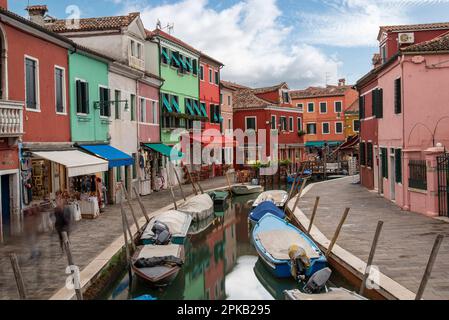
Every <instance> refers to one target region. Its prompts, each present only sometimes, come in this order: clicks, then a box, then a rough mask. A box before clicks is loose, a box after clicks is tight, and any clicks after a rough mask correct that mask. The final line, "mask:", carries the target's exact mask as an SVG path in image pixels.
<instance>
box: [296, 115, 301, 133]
mask: <svg viewBox="0 0 449 320" xmlns="http://www.w3.org/2000/svg"><path fill="white" fill-rule="evenodd" d="M297 121H298V131H302V119H301V118H298V119H297Z"/></svg>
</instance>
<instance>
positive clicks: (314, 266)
mask: <svg viewBox="0 0 449 320" xmlns="http://www.w3.org/2000/svg"><path fill="white" fill-rule="evenodd" d="M252 240H253V243H254V246H255V247H256V250H257V253H258V254H259V257H260V258H261V259H262V261H263V262H264V263H265V264H266V265H267V266H268V268H269V270H270V271H271V272H272V273H273V275H274V276H276V277H278V278H287V277H291V276H292V275H291V260H290V257H289V249H290V248H291V247H292V246H293V245H296V246H298V247H300V248H302V249H303V250H304V252H305V255H306V256H307V258H308V260H309V261H310V263H309V265H308V266H307V268H306V270H305V276H306V277H310V276H311V275H313V274H314V273H315V272H317V271H319V270H321V269H323V268H325V267H326V266H327V260H326V257H325V256H324V254H323V253H322V252H321V250H320V249H319V248H318V246H317V245H316V244H315V243H314V242H313V241H312V240H311V239H310V238H309V237H308V236H307V235H306V234H304V233H303V232H302V231H300V230H299V229H298V228H296V227H295V226H293V225H292V224H290V223H288V222H286V221H284V220H283V219H282V218H279V217H277V216H275V215H273V214H266V215H265V216H263V217H262V218H261V219H260V220H259V222H258V223H257V224H256V226H255V227H254V230H253V232H252Z"/></svg>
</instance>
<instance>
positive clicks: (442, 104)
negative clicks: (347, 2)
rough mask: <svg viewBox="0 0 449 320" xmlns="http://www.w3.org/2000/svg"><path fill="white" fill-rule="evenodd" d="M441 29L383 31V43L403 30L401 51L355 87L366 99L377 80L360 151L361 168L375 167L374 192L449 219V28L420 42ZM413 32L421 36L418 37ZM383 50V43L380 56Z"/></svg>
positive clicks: (366, 180)
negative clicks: (371, 124)
mask: <svg viewBox="0 0 449 320" xmlns="http://www.w3.org/2000/svg"><path fill="white" fill-rule="evenodd" d="M442 25H443V24H438V25H433V24H430V25H418V26H408V27H407V28H406V27H405V26H398V27H396V28H393V27H383V28H385V29H384V30H388V31H386V34H384V35H383V38H385V39H390V38H391V37H390V35H389V33H394V32H396V33H397V31H395V30H404V32H400V33H397V34H396V40H397V41H398V45H397V46H398V47H399V49H398V51H397V52H396V53H395V54H393V55H392V56H391V57H390V58H388V59H383V61H379V64H378V66H376V67H375V68H374V69H373V70H372V71H371V72H370V73H369V74H368V75H366V76H365V77H364V78H362V79H360V80H359V82H358V83H357V87H358V89H359V91H360V92H361V95H362V97H363V96H364V95H366V92H367V90H365V87H366V86H368V85H369V84H370V83H372V80H373V78H375V79H376V80H377V86H376V87H375V88H371V96H372V99H371V100H372V102H371V104H372V109H373V110H372V114H371V113H370V114H368V113H367V112H366V111H367V110H364V111H362V114H363V113H365V114H364V117H363V118H364V119H363V120H362V126H361V127H362V129H361V130H362V135H361V136H362V145H361V152H362V149H363V150H365V152H366V153H365V155H364V157H362V159H361V160H362V163H361V165H362V169H363V168H364V167H366V164H367V163H371V164H372V165H371V167H372V168H371V170H373V176H374V188H375V189H377V191H378V192H379V193H380V194H381V195H383V196H384V197H385V198H387V199H389V200H391V201H394V202H395V203H396V204H397V205H398V206H400V207H401V208H403V209H404V210H410V211H415V212H419V213H422V214H425V215H428V216H438V215H445V216H447V215H448V198H449V197H448V193H447V186H446V183H447V180H448V176H449V175H448V171H449V170H448V169H449V166H448V165H447V161H448V159H449V156H445V148H446V149H447V148H449V107H448V105H447V103H448V101H449V90H448V89H447V83H448V79H449V68H448V67H449V53H448V52H449V32H448V31H449V24H446V32H443V33H442V32H438V33H439V34H440V35H439V36H436V37H434V38H431V39H430V40H428V41H424V42H416V39H418V38H419V37H420V38H423V39H427V38H428V37H426V33H425V32H424V31H423V30H429V34H430V35H431V36H433V35H434V34H435V32H436V30H432V28H438V31H441V28H442ZM414 28H415V29H416V32H417V33H418V35H419V37H418V36H416V37H415V36H414V32H415V31H413V30H414ZM381 30H382V29H381ZM405 30H406V31H405ZM387 43H388V45H389V46H392V44H391V43H390V42H387ZM383 46H384V45H383V44H382V42H381V46H380V49H381V55H382V50H384V49H383ZM365 108H366V101H365ZM372 119H376V120H377V128H371V129H372V131H373V132H375V131H377V141H374V142H375V144H374V146H373V148H372V151H370V152H368V150H367V149H368V148H367V145H368V142H367V141H364V139H363V137H364V136H370V132H364V131H366V126H364V124H363V123H364V122H367V121H372ZM372 136H374V135H372ZM374 140H375V139H374ZM368 158H370V159H368ZM438 160H439V162H440V163H441V165H440V166H439V168H438V166H437V161H438ZM363 162H364V163H363ZM361 171H362V170H361ZM438 176H440V179H439V178H438ZM363 180H365V182H370V181H369V180H370V179H368V178H367V177H366V176H363V177H362V184H364V185H366V186H367V187H370V186H369V185H367V184H366V183H364V181H363ZM368 184H371V182H370V183H368Z"/></svg>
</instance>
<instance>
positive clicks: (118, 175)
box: [115, 167, 122, 182]
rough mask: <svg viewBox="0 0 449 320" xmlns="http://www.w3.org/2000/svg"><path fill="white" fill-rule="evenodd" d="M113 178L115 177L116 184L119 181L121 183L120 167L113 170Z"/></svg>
mask: <svg viewBox="0 0 449 320" xmlns="http://www.w3.org/2000/svg"><path fill="white" fill-rule="evenodd" d="M115 173H116V174H115V176H116V179H117V180H116V181H117V182H120V181H122V167H116V168H115Z"/></svg>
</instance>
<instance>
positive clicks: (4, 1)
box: [0, 0, 8, 10]
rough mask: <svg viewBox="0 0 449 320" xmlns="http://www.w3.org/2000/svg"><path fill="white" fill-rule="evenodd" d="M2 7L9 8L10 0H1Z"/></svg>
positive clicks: (0, 5)
mask: <svg viewBox="0 0 449 320" xmlns="http://www.w3.org/2000/svg"><path fill="white" fill-rule="evenodd" d="M0 8H2V9H5V10H8V0H0Z"/></svg>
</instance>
